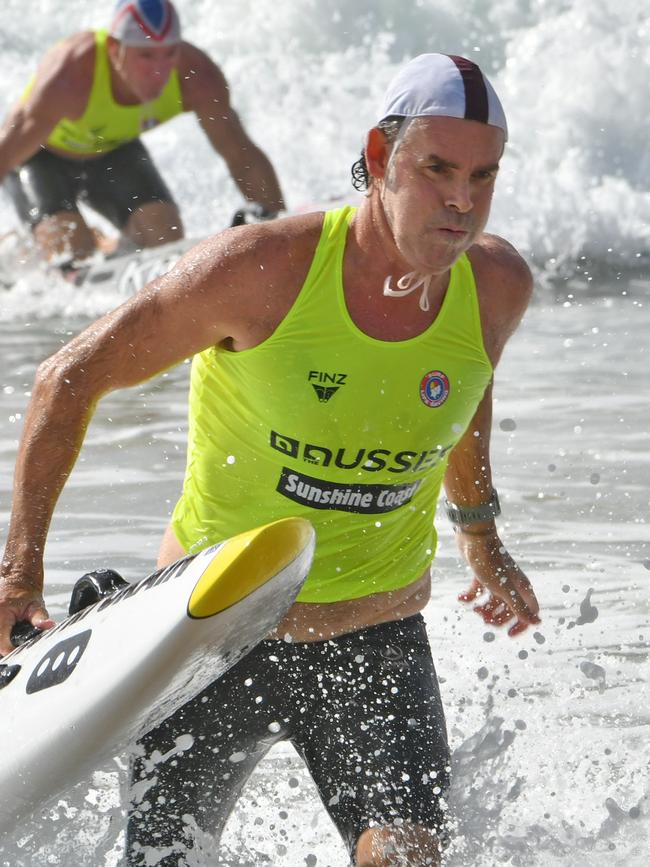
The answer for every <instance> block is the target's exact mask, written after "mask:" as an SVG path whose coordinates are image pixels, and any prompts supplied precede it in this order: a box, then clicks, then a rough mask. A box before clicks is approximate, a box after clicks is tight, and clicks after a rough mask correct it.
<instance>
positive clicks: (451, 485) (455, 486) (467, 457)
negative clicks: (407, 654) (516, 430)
mask: <svg viewBox="0 0 650 867" xmlns="http://www.w3.org/2000/svg"><path fill="white" fill-rule="evenodd" d="M470 259H471V262H472V266H473V268H474V273H475V276H476V282H477V288H478V295H479V303H480V308H481V324H482V329H483V340H484V345H485V349H486V352H487V354H488V356H489V358H490V361H491V363H492V367H493V368H494V367H496V365H497V363H498V361H499V359H500V357H501V354H502V352H503V349H504V347H505V345H506V343H507V341H508V339H509V338H510V336H511V335H512V334H513V332H514V331H515V329H516V328H517V326H518V324H519V322H520V320H521V318H522V316H523V315H524V312H525V311H526V308H527V306H528V302H529V300H530V297H531V294H532V276H531V274H530V270H529V269H528V266H527V265H526V263H525V262H524V261H523V259H522V258H521V257H520V256H519V254H518V253H517V252H516V250H514V248H513V247H511V246H510V245H509V244H508V243H507V242H506V241H503V240H502V239H501V238H497V237H494V236H490V235H485V236H483V238H482V240H481V242H479V244H478V245H476V247H475V248H472V251H470ZM491 429H492V384H491V383H490V385H489V386H488V388H487V389H486V391H485V394H484V396H483V399H482V400H481V403H480V404H479V406H478V408H477V410H476V413H475V415H474V418H473V419H472V421H471V423H470V425H469V427H468V428H467V430H466V431H465V434H464V435H463V437H462V438H461V439H460V441H459V442H458V443H457V445H456V446H455V448H454V449H453V451H452V453H451V455H450V456H449V463H448V465H447V471H446V474H445V479H444V484H445V491H446V494H447V500H448V502H449V503H450V504H452V505H453V506H456V508H455V509H453V508H452V509H451V510H450V516H451V518H452V520H453V522H454V530H455V533H456V541H457V543H458V547H459V550H460V552H461V554H462V555H463V557H464V559H465V561H466V562H467V564H468V565H469V567H470V569H471V570H472V572H473V575H474V577H473V580H472V584H471V587H470V588H469V590H468V591H467V592H466V593H463V594H461V596H460V597H459V598H460V599H461V601H463V602H471V601H473V600H475V599H476V598H477V597H478V596H479V595H480V594H481V593H483V591H487V592H488V593H489V594H490V595H489V597H488V600H487V601H486V602H484V603H483V604H481V605H477V606H476V611H477V612H478V613H479V614H480V615H481V616H482V617H483V619H484V621H485V622H486V623H490V624H494V625H501V624H504V623H507V622H508V621H511V620H512V619H513V618H516V621H515V623H514V624H513V625H512V626H511V627H510V629H509V630H508V634H509V635H510V636H514V635H518V634H519V633H520V632H523V631H524V630H525V629H527V627H528V626H530V625H532V624H536V623H539V622H540V621H539V616H538V612H539V605H538V603H537V599H536V598H535V593H534V592H533V589H532V587H531V584H530V581H529V580H528V578H527V577H526V575H525V574H524V573H523V571H522V570H521V569H520V568H519V566H518V565H517V564H516V563H515V561H514V560H513V558H512V557H511V556H510V554H509V553H508V551H507V550H506V548H505V546H504V544H503V542H502V541H501V539H500V538H499V535H498V533H497V529H496V523H495V518H496V515H497V514H498V505H497V504H498V500H496V501H495V499H494V496H495V490H494V487H493V484H492V469H491V464H490V432H491Z"/></svg>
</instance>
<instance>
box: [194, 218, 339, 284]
mask: <svg viewBox="0 0 650 867" xmlns="http://www.w3.org/2000/svg"><path fill="white" fill-rule="evenodd" d="M322 226H323V213H322V211H321V212H316V211H315V212H312V213H308V214H298V215H294V216H288V217H281V218H277V219H274V220H269V221H264V222H261V223H255V224H253V225H249V226H239V227H237V228H234V229H226V230H225V231H223V232H220V233H219V234H218V235H215V236H214V238H213V239H211V241H209V242H208V244H209V245H210V246H211V247H212V249H213V251H214V254H215V256H217V257H220V256H223V257H225V258H226V259H228V260H230V262H231V263H234V262H235V261H238V262H239V263H241V264H242V266H244V267H247V268H251V269H254V270H257V271H259V270H263V271H266V272H267V274H266V275H265V276H267V277H270V276H271V275H276V276H278V277H286V276H288V275H289V274H291V273H292V272H295V271H297V270H300V267H301V265H302V264H304V263H310V262H311V259H312V258H313V255H314V252H315V249H316V245H317V244H318V240H319V238H320V235H321V230H322Z"/></svg>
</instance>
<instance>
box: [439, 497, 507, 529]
mask: <svg viewBox="0 0 650 867" xmlns="http://www.w3.org/2000/svg"><path fill="white" fill-rule="evenodd" d="M445 507H446V509H447V517H448V518H449V520H450V521H451V523H452V524H479V523H480V522H481V521H491V520H492V518H496V517H497V515H500V514H501V504H500V503H499V495H498V494H497V492H496V491H495V490H494V489H493V490H492V496H491V497H490V499H489V500H488V501H487V502H486V503H479V505H478V506H457V505H456V504H455V503H450V502H449V500H445Z"/></svg>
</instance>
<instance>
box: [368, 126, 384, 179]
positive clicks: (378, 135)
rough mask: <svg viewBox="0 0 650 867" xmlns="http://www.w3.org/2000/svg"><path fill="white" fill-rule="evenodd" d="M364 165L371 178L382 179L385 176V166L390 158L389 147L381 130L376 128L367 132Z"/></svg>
mask: <svg viewBox="0 0 650 867" xmlns="http://www.w3.org/2000/svg"><path fill="white" fill-rule="evenodd" d="M365 155H366V165H367V166H368V174H369V175H370V177H372V178H377V179H380V178H383V177H384V175H385V174H386V166H387V165H388V158H389V156H390V145H389V144H388V140H387V138H386V134H385V133H384V132H383V130H381V129H379V127H377V126H373V128H372V129H371V130H370V131H369V132H368V138H367V139H366V148H365Z"/></svg>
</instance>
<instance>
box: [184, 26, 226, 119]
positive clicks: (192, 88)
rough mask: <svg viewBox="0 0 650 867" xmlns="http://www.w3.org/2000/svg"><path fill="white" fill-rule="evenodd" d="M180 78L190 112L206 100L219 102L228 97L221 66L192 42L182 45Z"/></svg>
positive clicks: (185, 101)
mask: <svg viewBox="0 0 650 867" xmlns="http://www.w3.org/2000/svg"><path fill="white" fill-rule="evenodd" d="M178 76H179V78H180V82H181V89H182V92H183V102H184V103H185V105H186V107H187V108H189V109H190V110H192V109H193V108H194V107H195V104H197V105H200V104H201V103H202V101H203V100H204V99H206V98H209V99H211V100H219V99H221V98H224V99H227V97H228V83H227V82H226V78H225V76H224V74H223V72H222V71H221V69H220V68H219V66H218V65H217V64H216V63H215V62H214V60H212V58H211V57H210V56H209V55H208V54H206V52H205V51H203V50H202V49H201V48H198V47H197V46H196V45H193V44H192V43H191V42H182V43H181V51H180V57H179V61H178Z"/></svg>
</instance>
